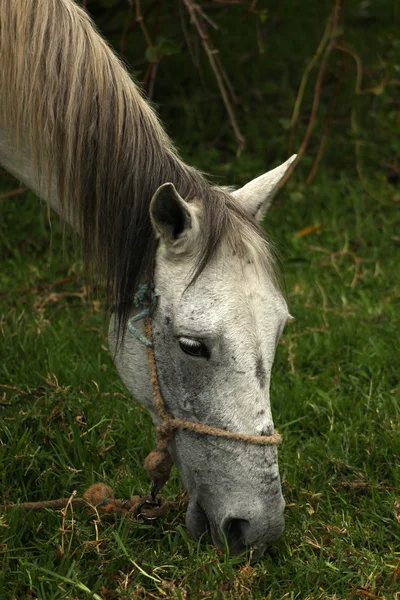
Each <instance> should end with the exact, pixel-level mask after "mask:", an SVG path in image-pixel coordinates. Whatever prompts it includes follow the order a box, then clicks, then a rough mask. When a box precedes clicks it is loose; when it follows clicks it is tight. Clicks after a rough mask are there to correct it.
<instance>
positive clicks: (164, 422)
mask: <svg viewBox="0 0 400 600" xmlns="http://www.w3.org/2000/svg"><path fill="white" fill-rule="evenodd" d="M134 304H135V306H136V307H137V308H143V307H145V308H144V309H143V310H142V311H141V312H140V313H139V314H138V315H136V316H135V317H132V318H131V319H129V321H128V329H129V331H130V332H131V333H132V334H133V335H134V336H135V337H136V338H137V339H138V340H139V341H140V342H142V343H143V344H144V345H145V346H146V348H147V360H148V364H149V370H150V382H151V387H152V392H153V400H154V406H155V409H156V411H157V414H158V416H159V417H160V419H161V424H160V425H158V427H157V428H156V440H157V444H156V447H155V449H154V450H153V451H152V452H150V454H149V455H148V456H147V458H146V459H145V467H146V470H147V472H148V473H149V475H150V476H151V478H152V480H153V484H154V487H153V495H154V496H155V495H156V494H157V493H158V492H159V490H160V489H161V488H162V487H163V485H164V484H165V483H166V482H167V481H168V479H169V476H170V474H171V468H172V464H173V463H172V458H171V456H170V454H169V452H168V444H169V442H171V441H172V440H173V438H174V435H175V432H176V430H177V429H181V430H185V431H193V432H194V433H200V434H202V435H210V436H213V437H220V438H226V439H231V440H237V441H240V442H245V443H247V444H254V445H257V446H277V445H278V444H281V443H282V437H281V435H280V433H279V432H278V431H277V430H276V429H275V430H274V432H273V434H272V435H248V434H245V433H236V432H234V431H227V430H226V429H220V428H218V427H212V426H211V425H204V424H202V423H193V422H192V421H187V420H186V419H178V418H175V417H174V416H173V415H171V413H169V412H168V410H167V408H166V406H165V402H164V399H163V396H162V393H161V388H160V384H159V380H158V375H157V365H156V359H155V355H154V346H153V335H152V327H151V319H150V314H151V309H152V308H153V306H154V294H153V293H151V292H150V293H149V292H148V290H147V286H146V285H143V286H141V288H140V289H139V291H138V293H137V294H136V295H135V299H134ZM141 319H144V330H145V335H143V334H142V333H141V332H140V331H138V330H137V329H136V327H134V325H133V323H135V322H137V321H139V320H141Z"/></svg>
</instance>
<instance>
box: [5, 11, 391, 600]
mask: <svg viewBox="0 0 400 600" xmlns="http://www.w3.org/2000/svg"><path fill="white" fill-rule="evenodd" d="M386 4H387V5H388V6H389V5H390V3H386ZM319 6H325V4H324V3H320V5H319ZM325 8H326V7H325ZM328 8H329V6H328ZM235 10H236V9H235ZM320 10H321V11H322V10H323V8H320ZM371 10H372V9H371ZM391 14H392V13H390V14H389V13H388V14H387V15H386V17H385V18H387V19H389V20H390V19H392V16H391ZM350 16H351V15H350ZM372 17H374V15H372ZM315 19H316V16H315V15H311V16H310V18H309V20H308V21H306V22H305V24H304V27H305V29H306V30H307V27H308V28H309V29H310V30H312V31H314V37H313V40H314V41H315V44H312V43H311V42H310V40H309V38H308V37H307V47H306V49H305V50H304V54H303V55H301V56H300V55H299V54H296V55H295V57H294V58H293V60H292V57H291V56H290V52H292V53H293V52H294V51H295V50H296V49H298V47H299V37H298V36H297V37H296V35H295V34H296V32H298V31H299V28H298V25H296V24H295V23H294V21H293V18H289V17H288V22H287V21H285V20H284V23H283V27H284V29H285V28H289V29H290V31H291V32H292V37H293V42H292V46H291V48H290V47H289V48H288V49H287V50H285V51H286V52H287V54H286V55H285V54H283V56H282V57H280V58H279V60H278V61H276V63H274V64H273V65H272V66H271V69H272V73H275V72H276V73H277V72H278V71H279V67H281V68H282V78H281V80H280V85H281V87H282V89H281V90H279V89H278V87H279V85H278V80H277V75H276V73H275V75H276V76H274V77H272V76H271V79H270V81H269V83H267V82H264V80H262V81H261V79H260V78H259V81H260V85H259V87H260V88H261V92H262V94H264V95H265V96H266V98H267V99H268V98H269V99H271V98H273V97H274V98H279V102H278V104H277V103H271V104H270V106H271V109H270V112H269V113H268V114H269V116H270V119H269V120H268V119H267V121H268V123H267V125H266V126H265V127H264V126H263V125H260V123H261V124H262V123H263V117H262V114H263V113H264V112H265V110H266V108H265V106H262V105H260V104H259V103H257V102H254V101H253V100H251V95H250V93H248V94H247V92H246V91H245V92H244V99H243V102H244V104H245V105H246V106H247V104H246V103H250V104H249V106H250V107H251V110H250V112H246V111H244V112H243V114H242V116H241V119H242V127H243V129H244V131H245V133H246V137H247V138H248V140H249V147H248V150H247V151H246V152H245V153H244V154H243V155H242V156H241V157H240V159H233V158H232V157H233V156H234V150H233V147H232V146H231V147H230V146H229V145H227V144H226V140H227V139H228V138H229V126H227V125H226V123H224V125H223V126H222V127H221V128H220V129H218V127H217V122H218V119H222V117H221V115H220V114H219V113H218V110H219V109H217V108H216V114H210V115H209V114H208V113H207V115H206V116H205V112H202V111H203V108H202V102H203V103H204V99H205V98H210V97H211V96H210V94H211V92H210V91H209V90H204V89H203V90H202V89H201V87H199V86H198V87H194V88H193V95H192V97H193V106H192V107H190V109H189V108H187V103H186V100H185V97H186V95H187V92H186V89H187V88H186V83H187V82H185V83H180V81H181V80H180V79H179V77H178V76H177V85H176V89H175V93H174V94H173V95H172V96H171V99H170V102H169V103H166V106H165V107H162V114H163V116H164V118H165V119H166V121H167V122H168V124H169V128H170V130H171V131H172V132H173V133H174V134H175V137H176V139H177V140H178V142H179V144H180V145H181V146H182V147H183V148H184V149H185V154H186V156H187V157H188V158H189V159H191V158H192V157H195V162H196V163H197V164H199V165H200V166H201V167H203V168H205V169H208V170H212V171H213V172H214V173H216V175H218V176H219V177H221V178H223V179H224V180H226V181H229V182H232V181H236V182H240V181H245V180H246V179H248V178H249V177H251V176H254V175H256V174H257V173H259V172H260V171H261V170H262V168H263V165H264V159H262V158H261V157H265V150H264V149H265V146H268V141H266V137H265V136H266V133H269V132H273V135H271V147H270V148H269V150H268V152H269V153H275V155H276V156H278V155H279V156H280V157H281V158H284V153H285V148H286V146H287V133H286V131H285V129H284V127H283V128H282V129H279V127H280V122H278V121H277V118H275V117H276V114H275V112H274V111H276V110H277V108H276V107H277V106H278V105H279V107H280V108H279V110H280V111H281V117H280V118H289V119H290V115H291V109H292V107H293V103H294V99H295V90H296V89H297V87H296V86H298V83H299V80H300V77H301V69H298V73H297V68H296V63H298V64H300V63H301V64H302V66H303V67H304V65H305V61H306V58H307V57H308V58H309V57H310V55H311V54H312V52H313V51H315V47H316V45H317V39H316V35H317V34H316V33H315V32H316V31H317V32H318V34H319V33H321V35H322V29H323V28H322V22H323V21H322V20H321V21H320V22H321V27H320V28H316V25H315ZM382 19H384V16H383V17H382ZM349 22H351V20H350V21H349ZM384 25H385V22H384V21H380V22H378V23H375V24H374V23H372V25H371V23H370V21H368V23H367V25H366V29H365V30H364V36H360V37H359V38H357V35H356V32H354V28H356V25H354V28H353V29H352V28H351V26H350V25H347V28H346V32H347V35H348V39H349V40H350V41H349V43H353V44H355V42H356V40H358V39H360V42H359V46H358V47H357V48H358V51H359V53H360V55H361V56H362V60H363V61H364V62H365V63H367V66H368V68H366V70H367V71H368V69H369V71H368V73H369V74H368V77H370V78H371V79H373V78H374V77H375V78H378V76H377V73H378V71H379V68H380V67H377V66H376V61H377V60H378V59H377V57H378V55H379V56H380V57H381V58H382V57H388V56H391V54H390V53H391V52H392V51H393V48H392V41H391V40H392V38H390V35H391V34H390V31H391V29H390V23H388V24H387V31H386V33H385V34H384V33H383V32H384ZM296 27H297V29H296ZM285 32H286V29H285V31H284V34H285V35H288V32H286V33H285ZM375 34H376V35H375ZM299 35H300V34H299ZM352 36H353V37H352ZM385 36H386V37H385ZM232 43H234V38H233V41H232ZM243 43H244V42H243ZM268 44H271V47H269V46H268V52H271V53H273V52H275V55H277V50H276V48H275V50H274V47H273V41H272V42H270V41H268ZM374 57H375V58H374ZM174 60H177V61H178V62H179V61H180V60H183V59H182V57H181V56H180V55H179V56H177V57H175V58H174ZM374 61H375V62H374ZM169 64H170V63H168V64H167V65H166V68H165V75H163V73H164V71H163V70H162V69H160V72H159V75H158V77H159V79H158V81H157V85H158V86H159V88H158V89H159V90H160V93H161V92H162V91H163V90H164V89H167V87H166V86H167V83H168V80H169V78H170V77H171V74H170V73H169V69H172V68H173V63H171V65H172V66H171V67H170V66H169ZM350 64H351V63H350V62H349V63H348V65H347V66H346V71H345V72H346V73H347V68H348V69H350ZM228 67H229V65H228ZM260 68H261V66H260V64H259V66H258V67H257V64H254V63H252V64H251V70H254V75H253V74H251V75H249V76H251V77H253V78H254V81H257V77H258V73H259V72H260V71H259V70H260ZM335 68H336V63H335V64H334V65H332V70H333V71H334V70H335ZM257 69H258V71H257ZM294 72H296V76H295V81H294V82H290V77H289V75H290V74H293V73H294ZM242 76H243V74H241V75H238V77H242ZM296 78H297V79H296ZM347 81H348V79H346V78H344V84H343V86H344V90H343V92H341V93H342V94H343V96H341V101H342V103H343V106H347V107H349V106H350V105H351V103H352V96H351V89H352V86H351V85H350V84H349V85H348V87H347V83H346V82H347ZM369 83H370V81H369V80H368V81H366V82H365V84H366V86H368V85H369ZM239 84H240V82H236V85H239ZM254 85H256V83H254ZM330 85H331V84H330V81H329V78H328V81H327V83H326V87H324V93H326V94H327V96H329V90H330ZM240 89H243V88H240ZM202 94H203V97H202ZM279 94H280V95H279ZM161 95H162V94H161ZM204 95H205V96H204ZM393 98H394V96H393V89H391V88H390V86H389V87H388V88H387V89H385V90H384V92H383V93H382V94H381V95H378V96H376V97H374V98H373V102H374V104H373V111H372V109H371V106H372V105H371V106H370V107H369V109H368V110H367V108H368V107H367V104H366V103H367V101H369V99H370V97H368V98H367V96H365V97H364V96H363V97H360V98H358V99H357V109H358V113H357V114H358V117H359V122H360V123H362V124H363V125H364V128H363V134H362V135H363V157H364V161H365V162H364V170H366V171H367V173H368V175H369V176H368V178H367V179H363V180H360V178H359V177H358V175H357V173H356V169H355V158H354V146H353V142H352V137H351V135H352V134H351V130H350V124H349V122H348V113H349V110H347V112H346V110H345V108H340V111H339V114H338V115H337V122H338V124H337V126H336V127H334V128H333V130H332V132H331V133H330V136H329V140H328V146H327V150H326V154H325V161H324V162H323V163H322V165H321V166H320V168H319V171H318V174H317V177H316V179H315V180H314V181H313V183H312V185H311V186H309V187H306V186H305V184H304V181H305V179H306V176H307V174H308V172H309V170H310V166H311V164H312V156H313V153H314V154H315V152H314V151H315V150H316V149H317V142H318V139H319V135H320V132H321V130H322V127H323V123H324V121H323V119H322V120H321V122H320V121H318V122H317V123H316V133H315V138H313V139H314V144H315V146H313V145H312V146H311V149H310V152H309V154H308V155H306V156H305V159H304V161H302V163H301V165H300V167H299V170H298V171H296V173H295V175H294V177H293V178H292V179H291V180H290V181H289V183H288V185H287V187H286V188H285V190H284V191H283V192H282V194H281V196H280V197H279V198H278V202H277V205H276V208H275V209H273V210H272V211H271V213H270V214H269V215H268V216H267V218H266V223H265V225H266V228H267V229H268V231H269V233H270V234H271V235H272V238H273V239H274V242H275V245H276V247H277V249H278V252H279V254H280V256H281V259H282V263H283V265H284V270H285V282H286V284H285V285H286V290H287V296H288V300H289V304H290V310H291V313H292V314H293V315H294V316H295V318H296V320H295V321H294V322H293V323H292V324H290V325H289V326H288V327H287V329H286V331H285V333H284V335H283V339H282V340H281V343H280V345H279V348H278V352H277V357H276V361H275V365H274V371H273V378H272V391H271V398H272V405H273V414H274V418H275V424H276V426H277V428H278V429H280V430H281V431H282V433H283V435H284V444H283V446H282V448H281V450H280V468H281V475H282V479H283V489H284V496H285V499H286V502H287V509H286V531H285V533H284V535H283V536H282V538H281V539H280V540H279V541H278V542H277V543H276V544H275V545H274V546H273V547H272V548H271V549H270V550H269V551H268V552H267V554H266V555H265V557H264V558H263V559H262V560H260V561H259V562H257V563H250V562H249V560H248V557H246V556H242V557H237V558H228V557H226V556H224V555H223V554H221V553H220V552H219V551H217V550H216V549H215V548H214V547H212V546H211V545H209V544H207V543H205V541H202V542H200V543H196V542H195V541H194V540H193V539H192V538H191V537H190V536H189V535H188V532H187V531H186V529H185V526H184V514H185V503H184V496H183V489H182V485H181V483H180V480H179V477H178V476H177V474H176V473H175V474H174V476H173V478H172V480H171V481H170V482H169V483H168V485H167V486H166V488H165V492H164V493H165V495H166V497H168V498H169V499H179V502H178V504H177V506H176V508H175V509H174V510H173V511H172V512H171V513H169V514H168V515H167V516H166V517H165V518H164V519H163V520H162V521H159V522H157V523H156V524H153V525H144V524H141V523H132V522H130V521H129V520H128V519H127V518H124V517H119V516H118V517H113V518H111V519H106V518H101V519H99V518H97V516H95V515H90V514H89V513H88V512H87V511H86V510H84V509H75V510H74V511H73V512H72V511H71V510H70V509H69V510H67V511H66V512H65V513H64V514H63V513H61V512H51V511H45V512H41V513H29V514H25V513H22V512H21V511H20V510H17V509H16V510H12V511H8V512H6V513H1V512H0V599H1V600H14V599H16V600H17V599H18V600H28V599H35V598H37V599H40V600H53V599H54V600H58V599H69V600H72V599H76V598H78V599H79V600H81V599H82V600H83V599H85V598H97V599H98V598H101V599H102V600H113V599H117V598H118V599H124V598H126V599H128V598H171V599H172V598H177V599H186V598H210V599H214V598H215V599H218V600H219V599H224V598H232V597H233V598H270V599H274V600H275V599H281V598H282V599H283V598H289V599H295V598H296V599H297V598H298V599H305V598H307V599H310V600H315V599H328V598H332V599H333V598H335V599H342V598H343V599H344V598H346V599H347V598H363V599H367V598H373V599H383V598H386V599H389V598H396V597H398V595H399V590H400V543H399V541H400V501H399V496H400V494H399V492H400V469H399V456H400V427H399V423H400V402H399V396H400V393H399V392H400V390H399V367H398V356H399V342H398V337H399V331H400V311H399V302H400V289H399V266H398V265H399V261H400V253H399V233H398V232H399V226H400V217H399V210H398V207H399V200H400V194H399V190H398V187H397V188H396V187H395V186H391V185H390V183H388V181H389V180H390V181H391V178H390V177H389V176H388V173H389V171H388V168H387V167H385V166H384V163H383V162H382V161H383V158H384V157H385V156H386V155H390V154H391V153H392V154H391V155H393V153H395V152H396V148H397V146H396V144H398V141H397V140H398V139H399V138H398V137H396V136H393V137H387V139H386V142H387V143H386V144H385V146H384V148H383V151H382V152H383V153H382V156H381V157H380V158H381V159H382V161H380V160H379V159H378V158H377V157H378V154H377V148H379V147H380V145H381V144H382V136H383V133H382V131H384V129H385V127H386V128H388V127H394V124H395V120H393V116H392V115H391V113H390V111H389V108H390V107H391V106H392V105H393V106H395V104H393V102H394V100H393ZM322 101H323V104H322V109H321V110H322V114H323V116H324V115H325V113H324V110H325V108H324V107H325V103H324V98H323V99H322ZM213 102H214V104H215V102H216V100H215V98H214V100H213ZM252 102H254V104H251V103H252ZM305 102H306V103H307V102H308V103H310V102H311V97H308V98H306V99H305ZM346 103H347V104H346ZM339 104H340V103H339ZM306 106H307V104H306ZM179 107H181V113H180V119H178V113H177V112H176V111H178V109H179ZM268 110H269V109H268ZM305 110H306V109H305ZM306 114H307V110H306ZM386 116H387V120H386ZM207 119H208V121H207ZM283 125H285V121H284V122H283ZM216 131H218V135H219V138H218V140H217V142H215V132H216ZM302 131H303V132H304V128H303V129H300V130H299V131H298V132H296V136H298V137H299V140H300V141H301V132H302ZM299 140H297V141H299ZM295 143H296V138H295ZM271 148H272V149H271ZM375 159H376V160H375ZM365 165H366V167H365ZM0 184H1V190H2V193H3V192H7V191H9V190H11V189H13V188H14V187H16V184H15V182H14V181H13V180H12V179H11V178H10V177H9V176H8V175H5V174H3V175H2V176H1V181H0ZM0 210H1V213H2V218H1V221H0V236H1V246H2V261H1V262H2V268H1V273H0V289H1V290H2V295H1V296H0V303H1V322H0V324H1V330H0V335H1V347H0V352H1V355H0V365H1V367H0V368H1V378H0V394H1V395H0V478H1V487H0V490H1V500H2V502H22V501H28V500H30V501H32V500H40V499H48V498H56V497H60V496H69V495H71V493H72V492H73V490H77V492H78V494H81V493H83V492H84V491H85V489H87V488H88V487H89V486H90V485H91V484H92V483H94V482H96V481H104V482H106V483H107V484H108V485H111V486H112V488H113V489H114V490H115V493H116V496H117V497H118V498H127V497H130V496H131V495H133V494H136V493H139V494H141V493H145V492H147V490H148V485H149V482H148V479H147V476H146V473H145V470H144V467H143V459H144V457H145V456H146V455H147V453H148V452H149V451H150V450H151V449H152V446H153V433H152V426H151V421H150V418H149V417H148V415H147V414H146V413H145V412H144V411H142V410H141V409H140V407H139V406H138V405H137V404H136V403H135V402H134V401H133V399H132V398H130V397H129V396H128V394H127V393H126V391H125V389H124V388H123V386H122V384H121V382H120V380H119V378H118V375H117V373H116V371H115V368H114V366H113V363H112V360H111V357H110V354H109V351H108V348H107V341H106V328H105V326H104V317H103V313H102V310H101V303H100V302H99V301H98V300H96V299H95V298H94V297H93V296H92V295H91V294H90V293H88V290H87V289H86V288H85V285H84V281H83V278H82V266H81V262H80V256H79V252H78V251H77V250H74V248H73V245H72V242H71V239H70V238H69V237H68V236H67V239H66V241H65V248H66V251H65V253H63V251H62V245H63V244H62V235H61V228H60V225H59V223H58V221H57V218H55V217H54V218H52V220H51V231H50V227H49V223H48V219H47V214H46V210H45V209H44V208H43V207H40V205H39V203H38V202H37V200H36V198H35V197H34V196H33V195H32V194H31V193H29V192H28V193H26V194H24V195H21V196H17V197H15V198H11V199H7V200H2V201H1V206H0ZM308 226H313V228H312V229H311V231H310V230H309V231H308V232H307V231H304V228H305V227H308ZM50 234H51V235H50ZM304 234H307V235H304ZM50 240H51V246H52V249H51V251H50ZM249 493H251V491H249Z"/></svg>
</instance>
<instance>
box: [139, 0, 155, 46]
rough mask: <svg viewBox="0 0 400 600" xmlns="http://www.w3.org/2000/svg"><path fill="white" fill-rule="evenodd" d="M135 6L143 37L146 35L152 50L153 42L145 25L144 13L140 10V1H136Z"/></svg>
mask: <svg viewBox="0 0 400 600" xmlns="http://www.w3.org/2000/svg"><path fill="white" fill-rule="evenodd" d="M135 5H136V22H137V23H139V25H140V29H141V30H142V32H143V35H144V38H145V40H146V43H147V45H148V46H150V48H152V47H153V42H152V41H151V37H150V35H149V32H148V31H147V27H146V25H145V22H144V20H143V17H142V13H141V10H140V0H135Z"/></svg>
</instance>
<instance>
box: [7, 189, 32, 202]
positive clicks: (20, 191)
mask: <svg viewBox="0 0 400 600" xmlns="http://www.w3.org/2000/svg"><path fill="white" fill-rule="evenodd" d="M27 191H28V188H26V187H22V188H18V189H16V190H12V191H11V192H7V193H6V194H0V200H5V199H6V198H12V197H13V196H20V195H21V194H25V192H27Z"/></svg>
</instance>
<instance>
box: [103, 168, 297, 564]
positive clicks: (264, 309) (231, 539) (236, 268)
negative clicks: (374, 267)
mask: <svg viewBox="0 0 400 600" xmlns="http://www.w3.org/2000/svg"><path fill="white" fill-rule="evenodd" d="M292 160H293V158H292V159H289V161H287V162H286V163H284V164H283V165H281V166H280V167H278V168H276V169H274V170H273V171H270V172H268V173H266V174H265V175H263V176H261V177H259V178H257V179H255V180H253V181H252V182H250V183H249V184H247V185H245V186H244V187H243V188H241V189H239V190H236V191H234V192H232V191H224V192H223V194H224V201H225V209H226V210H227V217H228V219H230V222H228V223H227V224H225V230H223V231H222V233H221V235H223V236H224V239H223V240H222V241H221V244H220V246H219V249H218V251H217V253H215V254H214V256H213V258H212V260H210V262H208V264H206V266H205V267H204V269H203V270H202V271H201V273H200V274H199V275H198V276H197V277H194V273H195V271H196V265H197V264H198V262H199V260H201V256H202V253H203V254H204V252H207V248H204V244H203V243H202V240H203V238H204V229H205V227H206V223H205V221H206V219H205V213H206V211H207V205H206V204H205V203H203V202H202V201H201V198H199V199H192V200H191V201H190V202H189V201H186V200H184V199H183V198H182V197H180V195H179V194H178V192H177V191H176V189H175V187H174V186H173V185H172V184H169V183H166V184H164V185H162V186H161V187H160V188H159V189H158V190H157V191H156V193H155V194H154V196H153V199H152V201H151V204H150V216H151V221H152V224H153V227H154V229H155V232H156V235H157V237H158V240H159V242H158V248H157V254H156V263H155V272H154V287H155V295H156V305H155V308H154V310H153V312H152V316H151V321H152V330H153V342H154V352H155V358H156V364H157V373H158V380H159V384H160V387H161V391H162V395H163V399H164V402H165V405H166V407H167V408H168V411H169V412H170V413H171V414H172V415H173V416H174V417H176V418H181V419H185V420H187V421H191V422H195V423H202V424H207V425H211V426H214V427H218V428H221V429H226V430H229V431H233V432H238V433H244V434H251V435H271V434H272V433H273V431H274V424H273V419H272V413H271V403H270V394H269V386H270V373H271V368H272V364H273V360H274V354H275V349H276V345H277V343H278V340H279V337H280V335H281V333H282V330H283V328H284V325H285V323H286V321H287V319H288V316H289V314H288V309H287V305H286V302H285V300H284V297H283V295H282V293H281V291H280V289H279V286H278V284H277V281H276V278H275V276H274V271H273V268H272V262H271V253H270V250H269V247H268V245H267V244H266V242H265V241H263V240H262V238H261V236H260V235H259V233H258V231H257V230H256V228H255V227H252V226H251V223H252V220H257V221H259V220H260V219H262V217H263V215H264V213H265V211H266V208H267V206H268V204H269V202H270V200H271V198H272V195H273V194H274V192H275V191H276V189H277V187H278V185H279V182H280V180H281V179H282V177H283V175H284V174H285V172H286V170H287V169H288V167H289V166H290V164H291V162H292ZM221 202H222V200H221ZM243 214H245V215H246V216H247V219H245V218H243ZM110 343H111V347H112V348H113V349H114V351H115V362H116V365H117V368H118V371H119V373H120V375H121V377H122V379H123V381H124V383H125V385H126V387H127V388H128V389H129V391H130V392H131V393H133V395H134V396H135V397H136V398H137V399H138V400H139V401H141V402H142V403H143V404H145V405H146V406H147V407H148V408H149V410H150V412H151V414H152V416H153V420H154V422H155V423H159V417H158V415H157V412H156V411H155V408H154V406H153V399H152V391H151V386H150V381H149V371H148V366H147V361H146V352H145V348H144V347H143V346H142V345H141V344H140V343H138V341H137V339H135V338H134V337H133V336H132V335H130V334H129V332H126V335H125V336H124V337H123V341H122V343H121V345H120V346H116V334H115V323H114V322H113V321H112V323H111V326H110ZM169 451H170V454H171V456H172V458H173V461H174V463H175V465H176V467H177V468H178V470H179V472H180V474H181V477H182V479H183V482H184V484H185V487H186V489H187V491H188V495H189V506H188V511H187V516H186V523H187V526H188V529H189V530H190V532H191V533H192V534H193V535H194V537H195V538H199V537H200V536H201V535H202V534H203V533H204V532H205V531H206V530H207V529H209V530H210V532H211V535H212V539H213V542H214V543H215V544H216V545H217V546H219V547H221V548H223V547H224V545H225V544H226V543H227V545H228V546H229V549H230V551H231V553H240V552H242V551H243V550H244V549H245V548H246V547H250V546H251V547H252V548H253V556H257V555H258V556H259V555H261V554H262V553H263V551H264V549H265V547H266V545H267V544H268V543H270V542H272V541H274V540H276V539H277V538H278V537H279V536H280V535H281V533H282V532H283V529H284V517H283V511H284V507H285V502H284V499H283V496H282V491H281V483H280V476H279V470H278V455H277V449H276V447H275V446H257V445H252V444H246V443H244V442H242V441H237V440H233V439H225V438H220V437H218V438H217V437H213V436H211V435H201V434H199V433H196V432H191V431H179V430H178V431H177V432H176V434H175V436H174V439H173V441H171V442H170V444H169Z"/></svg>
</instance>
